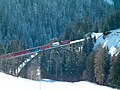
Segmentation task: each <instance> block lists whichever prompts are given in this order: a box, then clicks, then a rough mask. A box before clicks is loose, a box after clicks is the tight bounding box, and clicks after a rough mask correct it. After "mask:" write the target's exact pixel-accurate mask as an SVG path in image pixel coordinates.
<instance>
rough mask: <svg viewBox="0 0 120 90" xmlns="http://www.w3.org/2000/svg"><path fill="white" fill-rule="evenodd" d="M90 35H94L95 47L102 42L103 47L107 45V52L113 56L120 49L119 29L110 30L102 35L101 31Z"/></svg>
mask: <svg viewBox="0 0 120 90" xmlns="http://www.w3.org/2000/svg"><path fill="white" fill-rule="evenodd" d="M92 36H96V37H97V40H96V44H95V48H96V47H97V46H98V45H99V44H102V45H103V47H108V49H109V53H110V54H111V55H112V56H113V55H114V54H117V53H118V52H119V50H120V29H117V30H113V31H111V33H110V34H108V35H106V36H103V34H102V33H93V34H92Z"/></svg>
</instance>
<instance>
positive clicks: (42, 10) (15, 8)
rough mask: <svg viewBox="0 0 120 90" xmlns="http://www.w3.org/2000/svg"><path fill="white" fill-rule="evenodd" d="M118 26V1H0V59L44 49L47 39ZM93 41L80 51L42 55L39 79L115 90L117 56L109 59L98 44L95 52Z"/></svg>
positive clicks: (119, 67) (119, 68)
mask: <svg viewBox="0 0 120 90" xmlns="http://www.w3.org/2000/svg"><path fill="white" fill-rule="evenodd" d="M118 28H120V0H113V3H108V2H107V1H106V0H0V55H2V54H7V53H11V52H17V51H20V50H25V49H28V48H32V47H36V46H40V45H45V44H48V43H50V42H51V40H52V39H57V40H59V41H62V40H78V39H82V38H85V35H86V34H88V33H91V32H103V33H104V35H106V34H108V33H109V30H115V29H118ZM95 41H96V40H95V39H92V38H91V37H90V39H88V40H87V39H85V41H84V43H83V49H82V52H81V53H73V52H66V51H62V50H60V55H58V54H57V52H56V51H51V53H50V55H47V56H44V57H42V60H43V61H42V63H41V66H42V67H41V69H43V71H41V72H42V77H43V78H50V79H55V80H63V81H72V82H74V81H80V80H87V81H90V82H95V83H97V84H100V85H108V86H112V87H118V88H120V54H118V56H115V55H114V56H111V55H110V54H109V53H108V48H107V47H105V48H103V47H102V45H99V46H98V47H97V48H96V50H94V49H93V47H94V43H95ZM76 54H78V56H77V57H76ZM56 56H57V57H58V58H56ZM48 59H49V61H50V62H49V65H50V66H48V67H50V69H49V70H48V69H47V68H46V67H47V66H45V65H46V64H47V63H48ZM6 62H7V61H4V63H6ZM12 62H15V60H13V61H11V62H10V61H9V62H7V63H8V64H9V63H12ZM8 64H5V66H4V67H7V66H6V65H8ZM33 64H35V63H34V62H33ZM0 68H1V67H0ZM2 68H3V67H2ZM32 68H33V69H32ZM32 68H31V70H34V67H32ZM31 70H30V71H31ZM29 78H30V76H29Z"/></svg>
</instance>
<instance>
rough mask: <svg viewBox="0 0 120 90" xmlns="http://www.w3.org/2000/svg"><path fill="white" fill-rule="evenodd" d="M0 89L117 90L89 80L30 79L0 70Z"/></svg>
mask: <svg viewBox="0 0 120 90" xmlns="http://www.w3.org/2000/svg"><path fill="white" fill-rule="evenodd" d="M0 90H118V89H113V88H110V87H106V86H99V85H96V84H93V83H90V82H86V81H81V82H75V83H70V82H60V81H54V80H49V79H43V80H41V81H32V80H28V79H23V78H18V77H13V76H10V75H7V74H4V73H1V72H0Z"/></svg>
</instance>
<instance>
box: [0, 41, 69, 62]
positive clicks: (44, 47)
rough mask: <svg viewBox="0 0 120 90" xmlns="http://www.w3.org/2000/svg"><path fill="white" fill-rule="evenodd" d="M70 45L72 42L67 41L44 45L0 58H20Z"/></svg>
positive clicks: (0, 58) (0, 57)
mask: <svg viewBox="0 0 120 90" xmlns="http://www.w3.org/2000/svg"><path fill="white" fill-rule="evenodd" d="M69 43H70V40H65V41H61V42H55V43H53V44H52V45H50V44H47V45H44V46H39V47H35V48H30V49H27V50H24V51H19V52H15V53H10V54H5V55H1V56H0V60H2V59H10V58H14V57H19V56H22V55H26V54H30V53H35V52H39V51H42V50H47V49H50V48H52V47H53V46H60V45H65V44H69Z"/></svg>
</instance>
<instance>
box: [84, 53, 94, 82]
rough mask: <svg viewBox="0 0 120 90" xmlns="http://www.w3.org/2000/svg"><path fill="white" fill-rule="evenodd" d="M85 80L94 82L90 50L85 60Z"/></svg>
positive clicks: (92, 56)
mask: <svg viewBox="0 0 120 90" xmlns="http://www.w3.org/2000/svg"><path fill="white" fill-rule="evenodd" d="M86 76H87V77H86V80H88V81H90V82H94V80H95V74H94V53H93V52H91V53H90V54H89V56H88V57H87V60H86Z"/></svg>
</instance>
